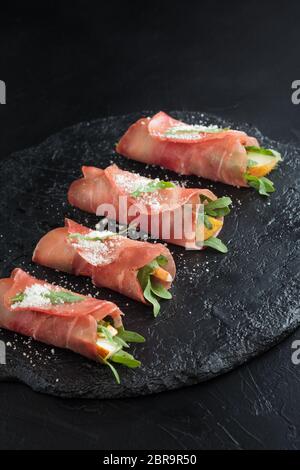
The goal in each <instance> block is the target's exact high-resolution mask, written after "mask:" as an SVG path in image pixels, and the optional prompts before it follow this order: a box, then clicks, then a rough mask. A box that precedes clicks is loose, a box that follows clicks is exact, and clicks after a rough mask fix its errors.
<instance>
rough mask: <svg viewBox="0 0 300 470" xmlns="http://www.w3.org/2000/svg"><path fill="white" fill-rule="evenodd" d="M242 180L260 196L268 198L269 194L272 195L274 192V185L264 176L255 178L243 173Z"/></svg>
mask: <svg viewBox="0 0 300 470" xmlns="http://www.w3.org/2000/svg"><path fill="white" fill-rule="evenodd" d="M244 178H245V180H246V181H247V183H248V185H249V186H251V187H252V188H254V189H256V191H258V192H259V194H261V195H262V196H267V197H268V196H269V193H273V192H274V191H275V188H274V184H273V183H272V181H271V180H269V179H268V178H266V177H265V176H260V177H257V176H252V175H249V174H248V173H245V174H244Z"/></svg>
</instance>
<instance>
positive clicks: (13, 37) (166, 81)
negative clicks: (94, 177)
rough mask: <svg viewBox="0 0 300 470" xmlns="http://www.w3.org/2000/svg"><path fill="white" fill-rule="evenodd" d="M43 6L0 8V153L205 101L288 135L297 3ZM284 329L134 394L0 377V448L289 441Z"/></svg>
mask: <svg viewBox="0 0 300 470" xmlns="http://www.w3.org/2000/svg"><path fill="white" fill-rule="evenodd" d="M43 3H45V5H47V6H45V5H44V6H42V2H39V3H37V4H36V5H35V6H31V5H30V4H29V3H28V2H24V3H23V6H19V5H17V4H14V3H13V2H10V5H9V6H6V7H5V9H4V6H3V5H2V4H1V7H0V9H1V12H0V79H1V80H4V81H5V82H6V85H7V104H6V105H3V106H0V126H1V127H0V158H4V157H5V156H6V155H8V154H9V153H11V152H13V151H16V150H20V149H22V148H25V147H28V146H31V145H34V144H37V143H39V142H40V141H42V140H43V139H45V138H46V137H47V136H48V135H50V134H52V133H54V132H56V131H58V130H60V129H62V128H63V127H66V126H69V125H71V124H74V123H76V122H79V121H83V120H88V119H93V118H97V117H101V116H107V115H111V114H123V113H129V112H132V111H139V110H141V109H156V110H160V109H164V110H171V109H177V110H203V111H206V112H211V113H215V114H218V115H220V116H222V117H224V118H230V119H233V120H236V121H247V122H249V123H252V124H255V125H256V126H257V127H258V128H260V130H261V131H262V132H263V133H264V134H266V135H268V136H269V137H271V138H274V139H277V140H281V141H284V142H294V143H296V144H297V143H298V142H299V139H300V126H299V117H300V105H299V106H295V105H293V104H292V102H291V93H292V90H291V83H292V81H293V80H296V79H300V67H299V65H300V63H299V62H300V60H299V57H300V54H299V48H300V46H299V44H300V3H299V2H297V1H291V0H290V1H276V2H275V1H266V0H261V1H254V0H253V1H243V2H241V1H239V2H238V1H226V2H222V1H216V0H210V1H208V2H207V1H205V2H201V1H198V2H196V1H188V0H187V1H185V2H176V1H175V0H173V1H172V2H168V1H160V2H156V1H154V0H152V1H151V2H147V1H144V2H141V1H127V2H125V1H124V2H116V1H112V0H110V1H108V2H92V1H89V2H68V1H61V2H60V4H58V2H57V4H56V3H54V2H49V3H46V2H43ZM24 5H26V7H25V6H24ZM20 171H22V169H21V168H20ZM258 256H259V254H258ZM294 339H300V332H298V333H297V332H296V333H295V334H294V335H293V337H290V338H288V339H287V340H286V341H284V342H283V343H282V344H280V345H279V346H277V347H276V348H274V349H273V350H271V351H269V352H268V353H267V354H265V355H264V356H262V357H259V358H257V359H256V360H254V361H252V362H251V363H250V364H248V365H246V366H243V367H241V368H239V369H237V370H235V371H233V372H232V373H230V374H227V375H225V376H223V377H220V378H217V379H215V380H213V381H211V382H208V383H205V384H202V385H198V386H194V387H191V388H186V389H181V390H178V391H175V392H170V393H164V394H161V395H156V396H150V397H146V398H138V399H136V398H135V399H127V400H115V401H113V400H111V401H102V402H100V401H83V400H62V399H58V398H53V397H48V396H43V395H39V394H35V393H33V392H32V391H31V390H29V389H28V388H27V387H25V386H23V385H21V384H4V383H2V384H0V416H1V419H0V448H1V449H8V448H9V449H16V448H18V449H23V448H30V449H31V448H35V449H37V448H49V449H53V448H76V449H78V448H85V449H193V448H197V449H216V448H219V449H266V448H269V449H270V448H273V449H279V448H285V449H299V448H300V434H299V430H300V409H299V396H300V366H298V367H297V366H294V365H293V364H292V362H291V352H292V350H291V344H292V341H293V340H294Z"/></svg>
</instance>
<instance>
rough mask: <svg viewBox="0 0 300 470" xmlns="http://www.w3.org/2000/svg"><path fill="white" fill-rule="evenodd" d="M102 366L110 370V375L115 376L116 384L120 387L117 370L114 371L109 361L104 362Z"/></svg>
mask: <svg viewBox="0 0 300 470" xmlns="http://www.w3.org/2000/svg"><path fill="white" fill-rule="evenodd" d="M104 364H105V365H106V366H108V367H109V368H110V370H111V371H112V373H113V374H114V376H115V379H116V382H117V384H119V385H120V383H121V380H120V376H119V374H118V372H117V370H116V369H115V367H114V366H113V365H112V364H111V363H110V362H109V361H104Z"/></svg>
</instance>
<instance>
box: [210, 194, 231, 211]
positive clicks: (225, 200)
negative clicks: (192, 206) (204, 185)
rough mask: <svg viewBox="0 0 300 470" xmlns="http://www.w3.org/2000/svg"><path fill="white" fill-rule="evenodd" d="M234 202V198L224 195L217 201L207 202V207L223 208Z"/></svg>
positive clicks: (211, 208) (212, 208)
mask: <svg viewBox="0 0 300 470" xmlns="http://www.w3.org/2000/svg"><path fill="white" fill-rule="evenodd" d="M230 204H232V200H231V199H230V197H227V196H224V197H219V198H218V199H216V200H215V201H210V202H208V203H207V204H205V209H208V210H214V209H223V208H224V207H228V206H230Z"/></svg>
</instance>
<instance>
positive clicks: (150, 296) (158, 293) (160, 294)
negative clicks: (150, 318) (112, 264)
mask: <svg viewBox="0 0 300 470" xmlns="http://www.w3.org/2000/svg"><path fill="white" fill-rule="evenodd" d="M167 261H168V260H167V258H166V257H165V256H158V257H157V258H155V260H153V261H151V263H149V264H146V266H144V267H143V268H141V269H139V272H138V276H137V277H138V280H139V282H140V285H141V288H142V289H143V293H144V297H145V299H146V300H148V302H149V303H150V304H152V305H153V314H154V316H155V317H156V316H157V315H158V314H159V311H160V305H159V301H158V298H161V299H171V298H172V294H171V293H170V292H168V290H167V289H166V288H165V287H164V286H163V285H161V284H160V283H159V281H157V280H153V279H152V278H151V275H152V274H153V272H154V270H155V269H156V268H158V267H159V266H164V265H165V264H166V262H167Z"/></svg>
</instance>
